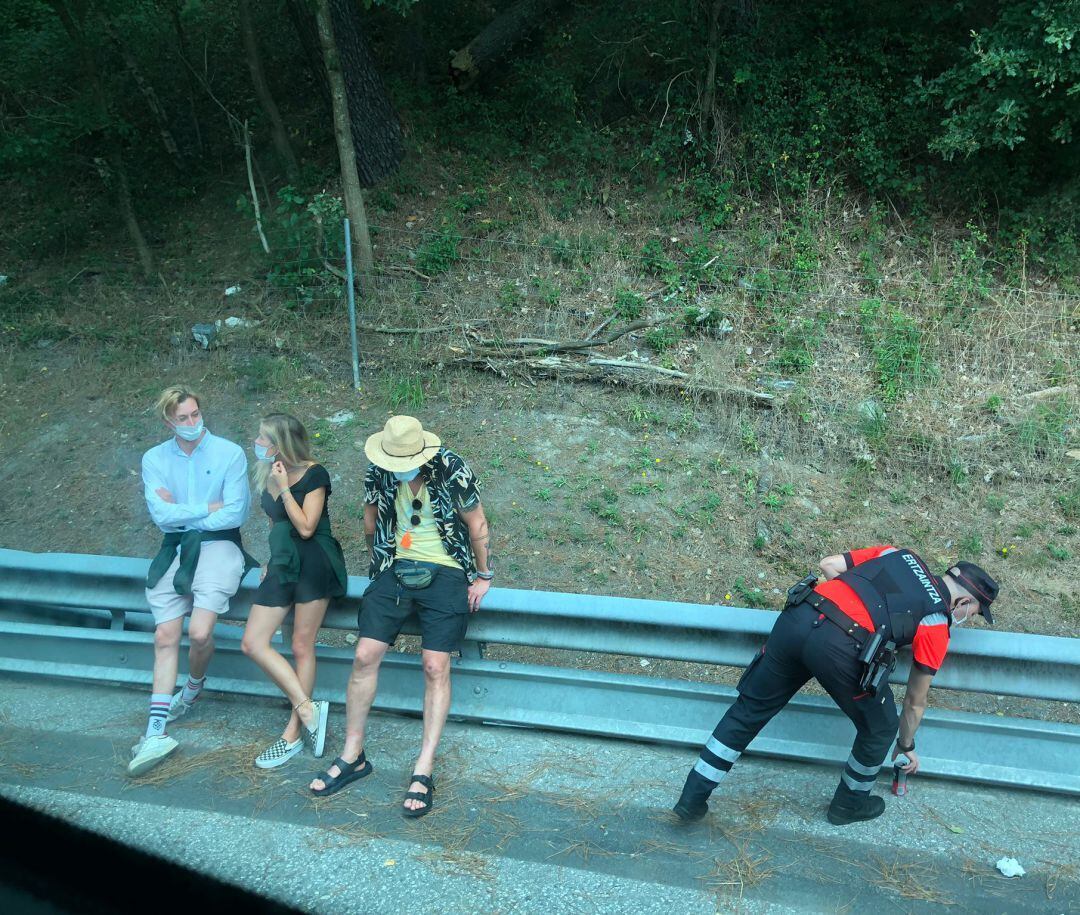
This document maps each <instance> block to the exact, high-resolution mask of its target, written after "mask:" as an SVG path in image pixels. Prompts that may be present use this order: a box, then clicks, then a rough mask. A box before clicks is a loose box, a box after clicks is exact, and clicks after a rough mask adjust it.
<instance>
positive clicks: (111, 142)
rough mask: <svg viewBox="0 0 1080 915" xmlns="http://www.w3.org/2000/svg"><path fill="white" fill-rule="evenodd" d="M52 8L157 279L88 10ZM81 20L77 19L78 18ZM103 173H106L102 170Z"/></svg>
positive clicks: (139, 247)
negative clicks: (93, 46) (91, 41)
mask: <svg viewBox="0 0 1080 915" xmlns="http://www.w3.org/2000/svg"><path fill="white" fill-rule="evenodd" d="M49 2H50V5H51V6H52V8H53V10H54V11H55V13H56V15H57V17H58V18H59V19H60V24H61V25H62V26H63V28H64V31H65V32H67V35H68V38H69V39H70V40H71V44H72V47H73V49H74V51H75V55H76V57H77V58H78V60H79V65H80V66H81V67H82V71H83V75H84V76H85V77H86V83H87V85H88V86H89V87H90V97H91V99H92V100H93V104H94V108H95V110H96V112H97V116H98V118H99V120H100V123H101V135H102V139H103V141H104V143H105V148H106V161H107V162H108V165H109V170H110V171H111V174H108V175H107V176H106V175H104V174H103V177H106V178H107V180H108V181H109V183H111V184H112V185H113V189H114V190H115V192H116V203H117V207H118V208H119V210H120V214H121V216H123V218H124V224H125V225H126V226H127V230H128V233H129V234H130V235H131V241H132V243H133V244H134V245H135V251H136V253H137V254H138V256H139V263H140V264H141V265H142V271H143V274H144V276H145V277H146V279H148V280H149V279H153V277H154V274H155V272H156V268H155V266H154V258H153V255H152V254H151V253H150V246H149V245H148V244H147V243H146V236H145V235H143V231H142V227H141V226H140V225H139V220H138V217H137V216H136V215H135V204H134V202H133V200H132V197H131V184H130V183H129V182H128V176H127V170H126V169H125V168H124V157H123V154H122V153H121V150H120V141H119V140H118V139H117V136H116V134H115V133H114V132H113V129H112V117H111V115H110V113H109V103H108V101H107V100H106V98H105V88H104V86H103V85H102V83H101V77H100V75H99V74H98V68H97V63H96V62H95V61H94V55H93V53H92V52H91V50H90V48H89V46H88V45H87V43H86V37H85V35H84V34H83V23H84V22H85V21H86V7H85V5H84V4H82V3H75V4H74V12H72V10H69V9H68V6H67V4H66V3H65V2H64V0H49ZM76 17H77V18H76ZM99 171H102V169H100V168H99Z"/></svg>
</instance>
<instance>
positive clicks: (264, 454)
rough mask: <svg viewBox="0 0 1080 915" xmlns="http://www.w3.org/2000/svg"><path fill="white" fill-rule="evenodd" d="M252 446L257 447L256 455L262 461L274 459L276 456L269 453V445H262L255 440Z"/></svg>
mask: <svg viewBox="0 0 1080 915" xmlns="http://www.w3.org/2000/svg"><path fill="white" fill-rule="evenodd" d="M252 447H253V448H254V449H255V457H257V458H258V459H259V460H260V461H272V460H273V459H274V456H273V455H272V454H269V453H268V452H269V450H270V446H269V445H260V444H259V443H258V442H255V443H254V444H253V445H252Z"/></svg>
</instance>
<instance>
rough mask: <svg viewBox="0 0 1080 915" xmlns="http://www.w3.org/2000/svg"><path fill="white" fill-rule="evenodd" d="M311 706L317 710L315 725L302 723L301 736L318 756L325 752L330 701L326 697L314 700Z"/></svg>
mask: <svg viewBox="0 0 1080 915" xmlns="http://www.w3.org/2000/svg"><path fill="white" fill-rule="evenodd" d="M311 706H312V710H313V711H314V712H315V721H314V724H315V727H312V728H308V727H304V726H303V725H301V726H300V737H301V738H302V739H303V741H304V742H305V743H306V744H307V745H308V746H309V747H311V754H312V755H313V756H315V757H316V758H318V757H320V756H322V755H323V753H324V752H325V747H326V719H327V716H328V715H329V714H330V703H329V702H327V701H326V700H325V699H324V700H322V701H320V702H312V703H311Z"/></svg>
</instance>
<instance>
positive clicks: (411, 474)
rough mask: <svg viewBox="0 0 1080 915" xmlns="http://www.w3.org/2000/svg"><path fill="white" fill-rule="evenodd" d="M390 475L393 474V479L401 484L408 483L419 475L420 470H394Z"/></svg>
mask: <svg viewBox="0 0 1080 915" xmlns="http://www.w3.org/2000/svg"><path fill="white" fill-rule="evenodd" d="M392 473H393V474H394V477H395V478H397V479H398V480H400V481H401V482H402V483H408V482H409V481H410V480H415V479H416V478H417V477H418V476H419V475H420V468H419V467H417V468H415V469H414V470H394V471H392Z"/></svg>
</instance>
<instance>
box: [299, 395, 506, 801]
mask: <svg viewBox="0 0 1080 915" xmlns="http://www.w3.org/2000/svg"><path fill="white" fill-rule="evenodd" d="M364 452H365V453H366V454H367V456H368V458H369V459H370V460H371V465H370V466H369V467H368V470H367V475H366V477H365V479H364V535H365V537H366V539H367V545H368V552H369V553H370V555H371V565H370V568H369V571H368V575H369V577H370V578H371V584H370V585H369V586H368V589H367V591H365V592H364V596H363V599H362V600H361V604H360V612H359V615H358V617H357V626H358V628H359V637H360V638H359V641H358V642H357V645H356V658H355V660H354V661H353V669H352V675H351V676H350V677H349V685H348V692H347V697H346V709H345V748H344V749H343V750H342V751H341V755H340V756H339V757H338V758H337V759H336V760H334V763H333V765H331V766H330V768H329V769H328V770H327V772H326V773H325V774H324V775H322V776H320V777H319V778H316V779H315V780H314V781H313V782H312V783H311V790H312V792H313V793H314V794H316V795H318V796H320V797H321V796H325V795H329V794H334V793H335V792H337V791H340V790H341V789H342V788H344V787H345V786H346V785H348V784H349V783H351V782H353V781H355V780H356V779H358V778H363V777H364V776H365V775H368V774H369V773H370V772H371V771H372V768H371V763H369V762H368V761H367V759H366V758H365V755H364V727H365V725H366V723H367V717H368V711H369V710H370V709H371V703H372V701H373V700H374V699H375V688H376V682H377V679H378V674H379V664H380V663H381V662H382V659H383V656H384V655H385V654H386V650H387V649H388V648H389V647H390V646H391V645H392V644H393V643H394V640H395V639H396V638H397V636H398V633H399V632H400V631H401V627H402V625H403V624H404V622H405V619H406V618H407V617H408V616H409V615H410V613H412V612H413V610H415V611H416V612H417V614H418V615H419V618H420V630H421V649H422V654H423V665H424V686H425V688H424V735H423V742H422V744H421V747H420V755H419V756H418V757H417V760H416V765H415V766H413V774H412V778H411V780H410V782H409V787H408V790H407V793H406V795H405V801H404V805H403V810H402V812H403V813H404V815H405V816H407V817H420V816H423V815H424V814H426V813H428V812H429V811H430V810H431V808H432V803H433V801H434V793H435V785H434V782H433V781H432V778H431V773H432V770H433V768H434V764H435V750H436V748H437V747H438V745H439V738H440V736H441V735H442V729H443V725H444V724H445V723H446V715H447V712H448V711H449V709H450V654H451V652H454V651H458V650H459V649H460V647H461V642H462V640H463V639H464V637H465V630H466V628H467V626H468V622H469V613H470V612H473V613H475V612H476V611H477V610H479V609H480V602H481V601H482V600H483V598H484V595H485V594H487V591H488V588H490V587H491V580H492V578H493V577H494V573H493V572H492V571H491V569H492V556H491V549H490V545H489V542H488V524H487V518H485V516H484V509H483V506H482V505H481V504H480V489H479V481H478V480H477V478H476V476H475V475H474V474H473V472H472V470H470V469H469V465H468V464H466V463H465V461H464V460H463V459H462V458H461V457H459V456H458V455H457V454H455V453H454V452H453V451H451V450H450V449H449V448H444V447H442V446H441V444H440V441H439V438H438V436H436V435H433V434H432V433H430V432H427V431H425V430H424V428H423V427H422V426H421V424H420V421H419V420H418V419H415V418H413V417H412V416H392V417H390V419H389V420H387V422H386V426H385V427H384V428H383V431H382V432H376V433H375V434H374V435H372V436H371V437H370V438H368V440H367V444H366V445H365V446H364Z"/></svg>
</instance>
